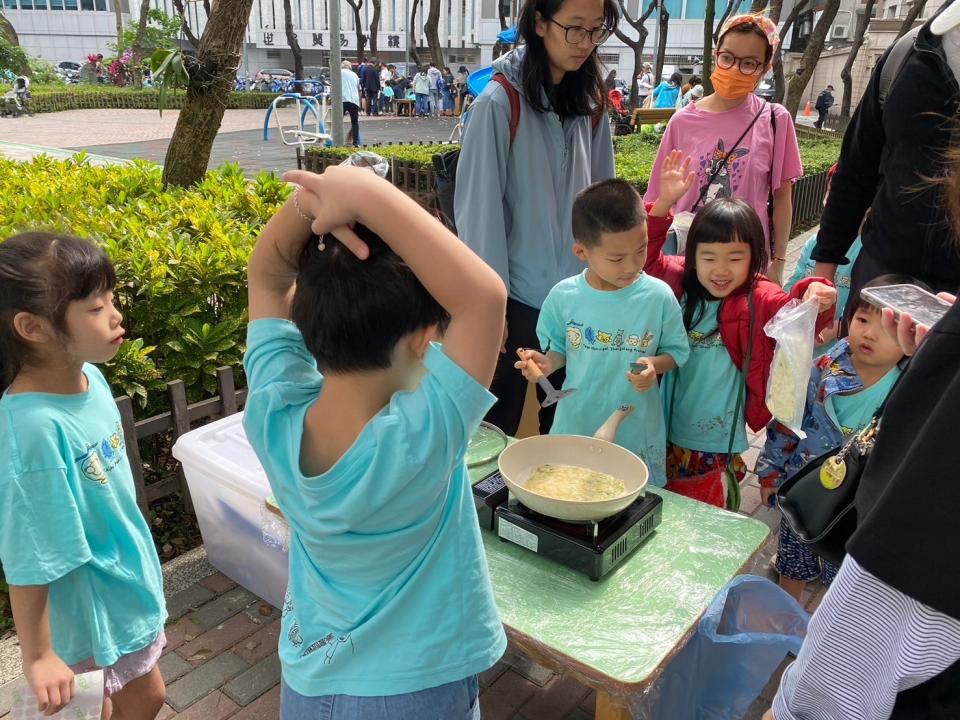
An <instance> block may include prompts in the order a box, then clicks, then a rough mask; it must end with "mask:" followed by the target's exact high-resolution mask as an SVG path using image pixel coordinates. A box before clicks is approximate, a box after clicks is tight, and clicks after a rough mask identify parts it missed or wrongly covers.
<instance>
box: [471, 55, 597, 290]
mask: <svg viewBox="0 0 960 720" xmlns="http://www.w3.org/2000/svg"><path fill="white" fill-rule="evenodd" d="M525 50H526V48H523V47H521V48H517V49H516V50H513V51H511V52H509V53H507V54H506V55H504V56H503V57H501V58H500V59H498V60H497V61H496V62H495V63H494V64H493V68H494V72H499V73H502V74H503V75H504V76H505V77H506V78H507V79H508V80H509V81H510V83H511V84H512V85H513V86H514V87H515V88H517V90H518V92H519V93H520V120H519V123H518V125H517V133H516V137H515V139H514V141H513V145H512V146H511V145H510V100H509V98H508V97H507V93H506V91H505V90H504V89H503V88H502V87H501V86H500V85H499V84H498V83H495V82H490V83H488V84H487V87H486V88H485V89H484V90H483V92H482V93H481V94H480V97H478V98H477V100H476V102H474V103H473V105H472V106H471V108H470V121H469V124H468V126H467V130H466V133H465V134H464V138H463V147H462V151H461V153H460V160H459V164H458V167H457V184H456V197H455V200H454V207H455V213H456V222H457V232H458V233H459V235H460V239H462V240H463V241H464V242H465V243H466V244H467V245H468V246H469V247H470V248H471V249H472V250H473V251H474V252H476V253H477V254H478V255H479V256H480V257H481V258H483V259H484V260H485V261H486V262H487V264H488V265H490V267H492V268H493V269H494V270H496V271H497V273H499V274H500V277H501V278H503V281H504V283H505V284H506V286H507V289H508V290H509V292H510V297H511V298H513V299H514V300H518V301H520V302H522V303H524V304H525V305H529V306H531V307H535V308H539V307H540V306H541V305H542V304H543V301H544V298H546V296H547V293H548V292H550V289H551V288H552V287H553V286H554V285H556V284H557V283H558V282H560V281H561V280H563V279H565V278H568V277H572V276H573V275H576V274H578V273H580V272H581V271H582V270H583V268H584V265H583V263H581V262H580V261H579V260H578V259H577V258H576V257H575V256H574V254H573V250H572V246H573V229H572V224H571V214H572V209H573V201H574V199H575V198H576V195H577V193H578V192H580V191H581V190H583V189H584V188H585V187H587V186H588V185H590V184H591V183H593V182H596V181H598V180H607V179H608V178H612V177H613V175H614V166H613V141H612V139H611V136H610V125H609V123H606V122H601V123H600V124H599V125H598V126H597V129H596V132H594V130H593V124H592V120H591V117H590V116H589V115H584V116H580V117H572V118H567V119H566V120H565V121H564V122H563V123H562V124H561V122H560V120H559V118H558V117H557V115H556V114H554V113H552V112H547V113H538V112H537V111H536V110H534V109H533V108H532V107H531V106H530V105H529V103H527V101H526V99H525V98H524V94H523V90H522V89H521V87H520V80H519V77H520V63H521V61H522V59H523V54H524V52H525Z"/></svg>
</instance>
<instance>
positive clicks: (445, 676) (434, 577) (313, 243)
mask: <svg viewBox="0 0 960 720" xmlns="http://www.w3.org/2000/svg"><path fill="white" fill-rule="evenodd" d="M285 177H286V179H287V180H289V181H291V182H296V183H300V184H301V187H300V188H298V189H297V191H295V193H294V194H293V196H292V197H291V199H290V200H288V201H287V203H286V204H285V205H284V206H283V207H282V208H281V209H280V211H279V212H278V213H277V214H276V215H275V216H274V217H273V218H272V219H271V220H270V222H269V223H268V224H267V226H266V227H265V228H264V231H263V234H262V235H261V237H260V239H259V240H258V242H257V246H256V248H255V250H254V252H253V255H252V256H251V259H250V266H249V287H250V326H249V330H248V348H247V354H246V357H245V359H244V368H245V370H246V373H247V378H248V382H249V388H250V394H249V397H248V401H247V407H246V411H245V415H244V428H245V430H246V432H247V436H248V438H249V440H250V443H251V444H252V445H253V447H254V449H255V450H256V452H257V455H258V457H259V458H260V461H261V462H262V464H263V466H264V469H265V470H266V473H267V477H268V478H269V480H270V486H271V488H272V490H273V492H274V494H275V496H276V498H277V503H278V505H279V507H280V510H281V511H282V512H283V514H284V515H285V516H286V518H287V520H288V521H289V522H290V526H291V528H292V538H291V543H290V580H289V585H288V588H287V597H286V600H285V602H284V607H283V620H282V630H281V636H280V641H279V650H280V660H281V663H282V666H283V685H282V689H281V718H283V719H284V720H293V719H299V718H306V717H320V716H324V717H327V716H328V714H329V712H330V708H331V707H334V706H335V707H336V709H337V712H338V714H336V715H335V717H337V718H364V719H365V720H387V719H389V720H405V719H407V718H409V719H410V720H413V719H417V720H419V718H423V717H444V718H447V717H449V718H474V717H479V704H478V700H477V697H478V687H477V679H476V676H477V673H479V672H481V671H483V670H485V669H487V668H489V667H490V666H492V665H493V664H494V663H495V662H496V661H497V659H498V658H499V657H500V656H501V655H502V654H503V651H504V649H505V647H506V637H505V635H504V632H503V627H502V625H501V623H500V620H499V617H498V615H497V610H496V606H495V605H494V599H493V593H492V590H491V587H490V582H489V576H488V573H487V565H486V559H485V556H484V552H483V546H482V543H481V540H480V531H479V526H478V523H477V518H476V510H475V509H474V505H473V499H472V493H471V489H470V483H469V479H468V475H467V469H466V465H465V462H464V455H465V452H466V447H467V443H468V441H469V439H470V436H471V435H472V434H473V432H474V431H475V430H476V429H477V427H478V426H479V424H480V420H481V419H482V418H483V416H484V414H485V413H486V412H487V410H489V408H490V406H491V405H492V404H493V402H494V398H493V396H492V395H491V394H490V393H489V392H488V391H487V389H486V388H487V385H488V384H489V383H490V380H491V378H492V376H493V371H494V367H495V366H496V362H497V356H498V350H499V348H500V345H501V342H502V333H503V318H504V314H505V308H506V291H505V289H504V286H503V282H502V281H501V280H500V278H499V276H497V274H496V273H495V272H494V271H493V270H491V269H490V268H489V267H487V266H486V264H484V263H483V261H482V260H480V259H479V258H478V257H477V256H476V255H474V254H473V252H472V251H470V250H469V249H468V248H467V247H466V246H465V245H464V244H463V243H461V242H459V241H458V240H457V238H456V237H454V236H453V235H451V234H450V233H449V232H448V231H447V230H446V229H445V228H444V227H443V226H442V225H441V224H440V223H438V222H437V221H436V220H435V219H434V218H432V217H430V216H429V215H428V214H427V213H426V212H425V211H424V210H422V209H421V208H420V207H419V206H418V205H416V203H414V202H413V201H412V200H410V199H409V198H407V197H406V196H405V195H404V194H403V193H402V192H400V191H399V190H397V189H396V188H394V187H393V186H392V185H390V184H389V183H388V182H386V181H385V180H382V179H380V178H378V177H377V176H376V175H374V174H373V173H371V172H369V171H368V170H365V169H362V168H353V167H333V168H329V169H328V170H327V171H326V172H325V173H324V174H323V175H314V174H311V173H305V172H291V173H288V175H286V176H285ZM370 208H373V210H370ZM398 219H399V220H400V222H397V220H398ZM351 228H352V229H351ZM312 231H316V232H317V233H320V234H323V233H327V234H326V235H323V237H322V240H321V241H320V242H319V243H318V242H317V238H316V237H315V236H314V235H313V234H312ZM291 321H292V322H291ZM441 338H442V340H443V348H442V349H441V348H440V346H438V345H436V344H435V343H434V340H439V339H441Z"/></svg>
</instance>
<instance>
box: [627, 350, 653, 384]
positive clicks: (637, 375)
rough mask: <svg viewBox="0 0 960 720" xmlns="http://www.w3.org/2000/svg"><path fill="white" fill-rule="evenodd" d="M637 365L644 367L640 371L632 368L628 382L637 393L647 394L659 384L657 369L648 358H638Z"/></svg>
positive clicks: (628, 374) (628, 375)
mask: <svg viewBox="0 0 960 720" xmlns="http://www.w3.org/2000/svg"><path fill="white" fill-rule="evenodd" d="M636 364H638V365H643V366H644V367H643V368H642V369H638V370H634V369H633V368H632V367H631V369H630V372H628V373H627V380H629V381H630V384H631V385H633V389H634V390H636V391H637V392H646V391H647V390H649V389H650V388H652V387H653V385H654V383H656V382H657V369H656V367H654V365H653V361H652V360H651V359H650V358H648V357H641V358H637V360H636Z"/></svg>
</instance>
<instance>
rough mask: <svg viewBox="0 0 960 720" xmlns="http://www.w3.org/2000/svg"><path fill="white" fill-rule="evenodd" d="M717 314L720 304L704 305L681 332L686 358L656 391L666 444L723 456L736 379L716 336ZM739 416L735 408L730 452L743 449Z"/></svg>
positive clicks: (737, 375)
mask: <svg viewBox="0 0 960 720" xmlns="http://www.w3.org/2000/svg"><path fill="white" fill-rule="evenodd" d="M719 310H720V300H712V301H709V302H707V303H706V305H705V308H704V312H703V316H702V317H701V318H700V319H699V320H698V321H697V323H696V324H695V325H694V326H693V328H692V329H691V330H690V331H689V332H688V333H687V337H688V338H689V343H690V359H689V360H688V361H687V364H686V365H684V366H683V367H682V368H680V369H679V370H677V371H674V372H672V373H668V374H667V375H666V376H665V377H664V382H663V388H662V390H661V392H662V394H663V403H664V414H665V415H666V417H667V421H668V422H669V423H670V426H669V429H668V437H669V439H670V442H671V443H673V444H674V445H679V446H680V447H683V448H686V449H688V450H700V451H702V452H711V453H717V452H719V453H726V452H727V449H728V448H729V447H730V423H732V422H733V421H734V417H733V413H734V410H735V409H736V407H737V389H738V388H739V387H740V384H741V382H742V381H741V379H740V372H739V371H738V370H737V367H736V365H734V364H733V360H731V359H730V353H729V352H727V348H726V347H725V346H724V344H723V340H722V338H721V337H720V329H719V325H718V322H717V313H718V312H719ZM743 402H744V403H746V396H744V400H743ZM744 413H745V408H743V407H741V409H740V417H739V418H738V419H737V433H736V436H735V437H734V441H733V452H735V453H742V452H744V451H745V450H746V449H747V447H748V444H747V431H746V427H745V424H744Z"/></svg>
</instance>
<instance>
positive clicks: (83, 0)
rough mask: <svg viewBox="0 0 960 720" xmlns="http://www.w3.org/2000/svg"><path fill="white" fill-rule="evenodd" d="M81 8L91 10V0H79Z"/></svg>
mask: <svg viewBox="0 0 960 720" xmlns="http://www.w3.org/2000/svg"><path fill="white" fill-rule="evenodd" d="M80 9H81V10H93V0H80Z"/></svg>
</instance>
